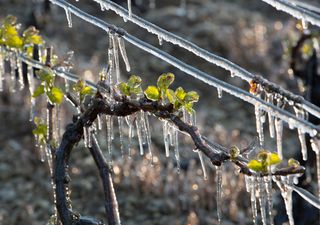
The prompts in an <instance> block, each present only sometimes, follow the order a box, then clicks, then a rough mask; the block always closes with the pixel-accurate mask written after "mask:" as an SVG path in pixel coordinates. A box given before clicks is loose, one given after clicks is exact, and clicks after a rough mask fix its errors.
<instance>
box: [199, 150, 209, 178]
mask: <svg viewBox="0 0 320 225" xmlns="http://www.w3.org/2000/svg"><path fill="white" fill-rule="evenodd" d="M197 152H198V155H199V159H200V164H201V168H202V172H203V179H205V180H208V175H207V170H206V165H205V162H204V159H203V154H202V152H201V151H200V150H198V151H197Z"/></svg>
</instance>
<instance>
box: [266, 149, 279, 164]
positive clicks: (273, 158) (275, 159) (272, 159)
mask: <svg viewBox="0 0 320 225" xmlns="http://www.w3.org/2000/svg"><path fill="white" fill-rule="evenodd" d="M280 162H281V159H280V157H279V156H278V154H277V153H274V152H270V153H269V154H268V159H267V165H268V166H271V165H275V164H278V163H280Z"/></svg>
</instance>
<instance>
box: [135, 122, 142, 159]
mask: <svg viewBox="0 0 320 225" xmlns="http://www.w3.org/2000/svg"><path fill="white" fill-rule="evenodd" d="M136 127H137V135H138V141H139V148H140V155H143V153H144V150H143V137H142V134H141V131H142V128H141V121H139V120H138V118H137V119H136Z"/></svg>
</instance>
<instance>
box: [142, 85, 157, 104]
mask: <svg viewBox="0 0 320 225" xmlns="http://www.w3.org/2000/svg"><path fill="white" fill-rule="evenodd" d="M144 94H145V95H146V97H147V98H148V99H150V100H152V101H158V100H159V99H160V92H159V89H158V88H157V87H155V86H148V87H147V89H146V90H145V91H144Z"/></svg>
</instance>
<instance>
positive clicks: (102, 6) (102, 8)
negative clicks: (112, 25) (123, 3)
mask: <svg viewBox="0 0 320 225" xmlns="http://www.w3.org/2000/svg"><path fill="white" fill-rule="evenodd" d="M100 10H101V11H102V12H103V11H104V10H105V5H104V4H103V3H102V2H100Z"/></svg>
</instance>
